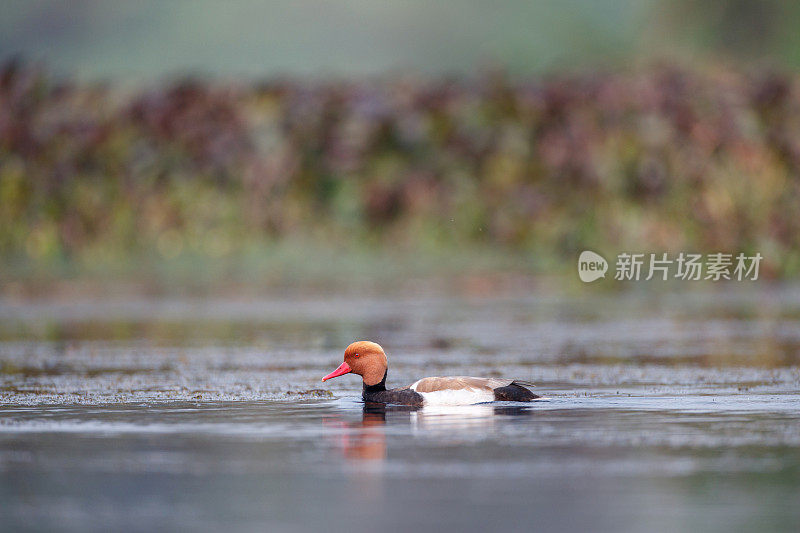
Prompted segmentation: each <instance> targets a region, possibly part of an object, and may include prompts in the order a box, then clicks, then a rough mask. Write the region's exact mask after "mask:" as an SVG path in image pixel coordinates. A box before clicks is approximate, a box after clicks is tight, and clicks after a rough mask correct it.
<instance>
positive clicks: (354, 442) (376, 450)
mask: <svg viewBox="0 0 800 533" xmlns="http://www.w3.org/2000/svg"><path fill="white" fill-rule="evenodd" d="M416 409H419V408H418V407H413V406H406V405H400V406H393V405H386V404H383V403H374V402H365V403H364V405H363V410H362V416H361V420H359V421H348V420H344V419H342V418H340V417H336V418H326V419H325V420H324V422H325V424H326V425H328V426H333V427H338V428H341V429H343V430H344V431H340V432H337V435H336V437H335V439H336V447H337V448H338V449H339V450H340V452H341V454H342V455H343V456H344V457H346V458H347V459H352V460H354V461H357V462H365V463H366V462H371V463H377V462H383V461H385V460H386V427H385V426H386V415H387V413H410V412H412V411H414V410H416ZM406 417H407V415H406ZM393 421H394V419H393ZM398 422H400V423H403V421H398ZM405 423H408V421H407V420H406V421H405Z"/></svg>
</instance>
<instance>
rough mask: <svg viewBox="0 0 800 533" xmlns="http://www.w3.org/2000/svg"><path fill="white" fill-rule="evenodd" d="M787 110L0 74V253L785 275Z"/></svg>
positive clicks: (435, 86) (415, 89)
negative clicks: (509, 256) (706, 268)
mask: <svg viewBox="0 0 800 533" xmlns="http://www.w3.org/2000/svg"><path fill="white" fill-rule="evenodd" d="M798 138H800V92H799V91H798V84H797V79H796V78H795V77H794V76H792V75H788V74H784V73H780V72H768V73H765V72H761V73H757V74H753V73H745V72H739V71H735V70H725V69H710V70H704V71H691V70H686V69H680V68H675V67H657V68H649V69H643V70H637V71H633V72H626V73H614V72H607V73H586V74H582V75H570V76H550V77H544V78H541V79H533V80H527V81H511V80H509V79H507V78H506V77H504V76H503V75H500V74H497V73H487V74H485V75H481V76H477V77H475V78H474V79H463V80H417V79H411V78H405V77H397V78H389V79H386V80H383V81H360V82H355V81H354V82H330V83H317V82H310V81H286V80H282V81H272V82H269V83H264V84H261V85H253V86H243V85H233V84H227V85H226V84H218V83H211V82H201V81H196V80H187V81H183V82H180V83H176V84H172V85H167V86H165V87H161V88H157V89H154V90H151V91H147V92H140V93H135V94H129V93H126V92H124V91H122V90H121V89H117V88H114V87H106V86H93V85H78V86H76V85H71V84H69V83H65V82H61V81H54V80H52V79H51V78H49V77H48V76H47V75H46V74H45V73H42V72H40V71H38V70H36V69H32V68H28V67H26V66H24V65H21V64H19V63H10V64H8V65H6V66H5V67H3V69H2V71H0V205H1V207H2V208H1V209H0V254H2V257H3V258H4V260H5V261H6V262H8V261H11V260H14V259H18V258H24V259H25V260H26V261H30V262H33V263H34V264H38V265H48V264H53V263H58V262H64V261H66V262H72V263H75V264H79V265H80V264H89V263H91V264H97V263H101V264H102V263H103V262H110V263H112V262H115V261H116V262H120V261H121V262H124V261H126V260H127V258H130V257H133V256H137V255H143V254H144V255H146V254H151V253H156V254H158V255H161V256H163V257H165V258H168V259H170V258H177V257H181V256H187V257H208V258H220V257H235V256H238V255H242V254H245V253H246V251H247V249H249V248H250V247H252V246H259V245H264V244H265V243H266V244H269V243H275V242H281V241H287V240H300V241H302V240H312V241H313V240H318V241H324V242H326V243H329V244H333V245H337V244H341V245H342V246H350V247H352V246H356V247H359V246H368V247H376V249H378V250H380V249H386V248H392V249H406V250H417V249H426V248H428V249H436V248H439V247H448V246H453V247H460V246H467V245H475V246H481V247H486V246H489V247H495V248H497V249H503V250H512V251H513V250H517V251H520V252H523V253H526V254H533V255H536V256H538V257H542V258H545V259H544V261H543V262H544V263H548V264H553V263H558V262H559V261H562V260H569V261H572V260H573V259H574V258H575V257H576V256H577V253H578V252H579V251H581V250H583V249H585V248H589V249H596V250H599V251H609V252H617V251H707V252H713V251H740V250H741V251H761V252H762V254H763V255H764V256H765V265H764V272H765V273H766V274H772V275H791V274H795V273H796V272H797V271H798V268H800V264H798V263H799V262H798V259H797V255H798V254H797V250H798V249H800V246H798V245H799V244H800V242H798V239H799V238H800V237H798V236H800V194H798V193H800V179H799V178H800V174H798V172H799V170H800V145H799V144H798Z"/></svg>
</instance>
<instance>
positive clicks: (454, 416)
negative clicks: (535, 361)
mask: <svg viewBox="0 0 800 533" xmlns="http://www.w3.org/2000/svg"><path fill="white" fill-rule="evenodd" d="M534 413H535V410H532V409H530V408H528V407H521V406H519V407H518V406H508V405H496V404H491V403H486V404H476V405H461V406H428V407H424V408H422V407H415V406H410V405H387V404H383V403H375V402H364V404H363V408H362V416H361V420H358V421H354V420H345V419H343V418H341V417H338V416H337V417H335V418H334V417H331V418H326V419H325V424H326V425H328V426H331V427H336V428H339V429H341V431H337V432H336V434H335V435H334V436H332V439H333V441H334V442H335V445H336V448H337V449H338V450H339V452H340V453H341V455H342V456H343V457H345V458H347V459H349V460H352V461H355V462H358V463H363V464H372V465H375V464H380V463H382V462H384V461H385V460H386V457H387V444H386V443H387V436H386V426H387V420H388V423H389V424H391V425H393V426H397V425H400V426H403V425H405V426H409V427H410V428H411V431H412V434H414V435H417V436H425V437H432V438H445V439H446V440H452V439H453V438H459V436H460V437H480V436H481V435H484V434H485V433H484V430H485V429H488V428H490V427H492V426H493V425H494V424H495V423H497V420H498V419H499V418H501V417H526V416H532V415H533V414H534ZM475 430H478V431H475ZM466 440H470V439H469V438H467V439H466Z"/></svg>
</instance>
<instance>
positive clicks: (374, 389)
mask: <svg viewBox="0 0 800 533" xmlns="http://www.w3.org/2000/svg"><path fill="white" fill-rule="evenodd" d="M388 366H389V365H388V362H387V360H386V353H384V351H383V348H381V347H380V345H379V344H376V343H374V342H370V341H357V342H354V343H353V344H351V345H350V346H348V347H347V349H346V350H345V351H344V362H342V364H341V365H339V368H337V369H336V370H334V371H333V372H331V373H330V374H328V375H327V376H325V377H324V378H322V381H326V380H328V379H331V378H335V377H339V376H343V375H344V374H349V373H351V372H352V373H353V374H358V375H359V376H361V377H362V378H363V380H364V388H363V392H362V393H361V397H362V398H363V399H364V401H365V402H377V403H388V404H399V405H419V406H421V405H426V404H448V405H467V404H473V403H482V402H492V401H497V400H499V401H511V402H529V401H531V400H535V399H537V398H539V396H537V395H536V394H534V393H532V392H531V391H530V390H528V389H527V388H526V387H532V386H533V383H530V382H527V381H522V380H515V379H499V378H473V377H466V376H452V377H432V378H422V379H420V380H419V381H416V382H414V383H413V384H411V385H409V386H408V387H401V388H398V389H388V390H387V389H386V371H387V368H388Z"/></svg>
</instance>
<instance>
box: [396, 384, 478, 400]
mask: <svg viewBox="0 0 800 533" xmlns="http://www.w3.org/2000/svg"><path fill="white" fill-rule="evenodd" d="M415 385H416V383H415ZM411 388H412V389H414V387H413V386H412V387H411ZM414 390H416V389H414ZM419 394H420V395H422V398H423V399H424V400H425V405H471V404H473V403H483V402H493V401H494V392H492V391H491V390H486V389H483V390H481V389H453V390H437V391H434V392H420V393H419Z"/></svg>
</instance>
